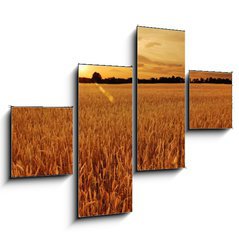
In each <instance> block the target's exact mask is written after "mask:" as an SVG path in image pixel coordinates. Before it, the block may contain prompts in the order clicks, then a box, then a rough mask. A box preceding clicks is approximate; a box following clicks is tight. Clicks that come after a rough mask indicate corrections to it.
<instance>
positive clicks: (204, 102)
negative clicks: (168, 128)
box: [189, 71, 232, 129]
mask: <svg viewBox="0 0 239 240" xmlns="http://www.w3.org/2000/svg"><path fill="white" fill-rule="evenodd" d="M189 79H190V84H189V128H190V129H226V128H232V73H231V72H212V71H190V72H189Z"/></svg>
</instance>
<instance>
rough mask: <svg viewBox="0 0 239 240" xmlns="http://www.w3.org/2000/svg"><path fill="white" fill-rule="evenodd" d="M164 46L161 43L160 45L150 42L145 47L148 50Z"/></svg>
mask: <svg viewBox="0 0 239 240" xmlns="http://www.w3.org/2000/svg"><path fill="white" fill-rule="evenodd" d="M161 45H162V44H161V43H158V42H150V43H148V44H147V45H146V46H145V47H146V48H152V47H156V46H161Z"/></svg>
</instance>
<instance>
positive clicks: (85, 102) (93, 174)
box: [78, 84, 132, 217]
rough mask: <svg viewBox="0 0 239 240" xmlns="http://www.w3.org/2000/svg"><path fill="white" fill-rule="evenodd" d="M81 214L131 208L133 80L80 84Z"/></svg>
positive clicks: (122, 211)
mask: <svg viewBox="0 0 239 240" xmlns="http://www.w3.org/2000/svg"><path fill="white" fill-rule="evenodd" d="M78 114H79V148H78V149H79V150H78V151H79V160H78V161H79V162H78V164H79V165H78V171H79V179H78V181H79V184H78V186H79V189H78V197H79V198H78V199H79V202H78V211H79V212H78V215H79V217H87V216H96V215H106V214H117V213H124V212H130V211H132V124H131V123H132V84H79V112H78Z"/></svg>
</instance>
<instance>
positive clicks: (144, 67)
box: [137, 27, 185, 171]
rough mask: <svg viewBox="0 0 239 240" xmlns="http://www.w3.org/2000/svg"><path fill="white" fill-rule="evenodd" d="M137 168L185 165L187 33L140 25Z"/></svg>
mask: <svg viewBox="0 0 239 240" xmlns="http://www.w3.org/2000/svg"><path fill="white" fill-rule="evenodd" d="M137 44H138V46H137V78H138V112H137V114H138V117H137V125H138V127H137V128H138V137H137V138H138V156H137V170H138V171H147V170H161V169H177V168H183V167H185V161H184V139H185V106H184V105H185V104H184V102H185V70H184V69H185V32H184V31H177V30H167V29H157V28H148V27H138V28H137Z"/></svg>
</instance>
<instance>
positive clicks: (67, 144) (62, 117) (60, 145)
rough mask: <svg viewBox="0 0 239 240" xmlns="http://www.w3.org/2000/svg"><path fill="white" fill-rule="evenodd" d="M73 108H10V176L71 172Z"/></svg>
mask: <svg viewBox="0 0 239 240" xmlns="http://www.w3.org/2000/svg"><path fill="white" fill-rule="evenodd" d="M72 152H73V151H72V109H71V108H19V107H13V108H12V166H11V176H12V177H33V176H49V175H63V174H71V173H72Z"/></svg>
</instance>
